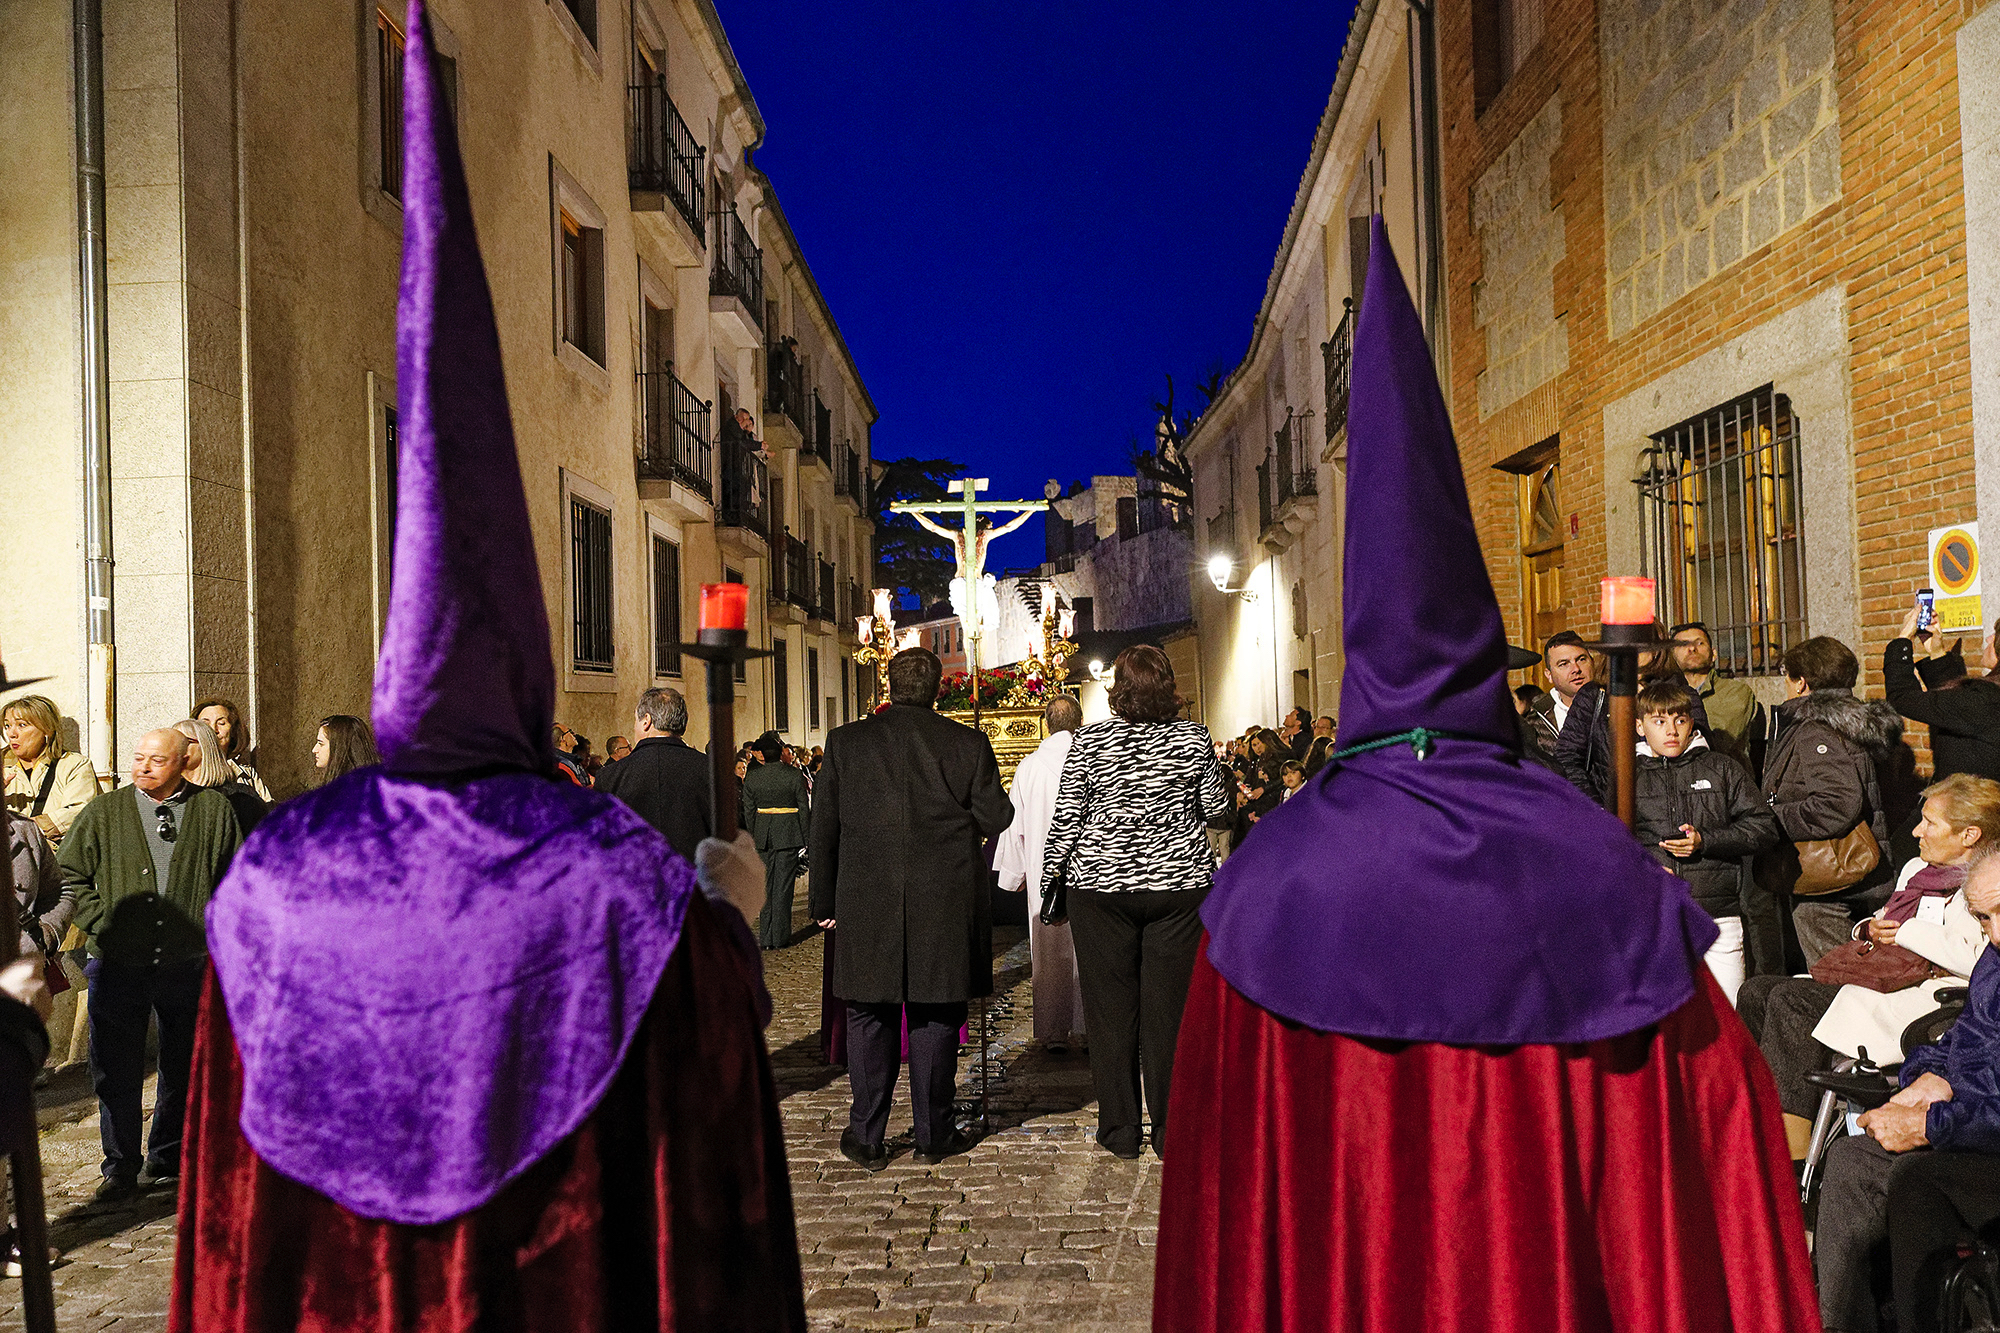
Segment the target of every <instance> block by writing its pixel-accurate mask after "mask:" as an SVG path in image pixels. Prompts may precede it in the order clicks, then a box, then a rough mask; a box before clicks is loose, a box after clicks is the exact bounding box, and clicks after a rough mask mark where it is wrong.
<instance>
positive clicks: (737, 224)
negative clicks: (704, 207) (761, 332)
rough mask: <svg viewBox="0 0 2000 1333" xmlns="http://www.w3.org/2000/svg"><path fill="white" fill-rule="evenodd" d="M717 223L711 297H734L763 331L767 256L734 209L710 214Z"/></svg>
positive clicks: (711, 264) (709, 290) (709, 281)
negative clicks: (751, 237) (746, 307)
mask: <svg viewBox="0 0 2000 1333" xmlns="http://www.w3.org/2000/svg"><path fill="white" fill-rule="evenodd" d="M709 216H710V217H712V218H713V219H714V221H715V244H714V246H713V247H712V248H711V253H712V255H713V261H712V262H711V263H710V265H709V269H708V293H709V295H710V296H733V297H735V298H737V299H738V300H740V301H741V302H743V304H744V305H746V306H748V307H749V309H750V318H751V319H753V320H755V321H757V326H758V327H759V328H762V327H763V324H764V253H763V251H761V250H759V249H758V248H757V242H755V241H753V240H751V239H750V229H749V228H748V227H745V226H744V225H743V219H742V218H741V217H739V216H737V213H736V210H735V209H733V208H724V209H718V210H717V211H716V212H714V213H712V214H710V215H709Z"/></svg>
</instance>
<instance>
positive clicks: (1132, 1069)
mask: <svg viewBox="0 0 2000 1333" xmlns="http://www.w3.org/2000/svg"><path fill="white" fill-rule="evenodd" d="M1181 707H1182V704H1181V700H1180V697H1179V696H1178V695H1177V694H1176V693H1175V692H1174V668H1173V664H1172V663H1170V662H1169V661H1168V660H1167V655H1166V654H1165V653H1163V652H1161V651H1160V650H1159V649H1158V648H1155V647H1153V646H1152V645H1150V644H1136V645H1134V646H1133V647H1130V648H1127V649H1126V650H1125V651H1124V652H1122V653H1120V654H1119V655H1118V661H1117V663H1116V665H1115V666H1114V667H1113V683H1112V686H1111V711H1112V714H1113V716H1112V717H1110V718H1108V719H1106V720H1105V721H1103V722H1096V723H1093V724H1091V725H1090V726H1087V727H1085V728H1083V729H1082V730H1081V731H1079V732H1077V733H1076V741H1075V743H1074V744H1073V745H1072V746H1071V747H1070V752H1069V758H1068V759H1067V760H1065V761H1064V763H1063V770H1062V781H1061V783H1060V784H1059V785H1058V787H1057V790H1056V809H1055V817H1054V819H1053V821H1052V822H1051V823H1050V825H1049V837H1048V845H1047V850H1046V852H1045V853H1044V858H1043V870H1042V891H1043V894H1044V897H1045V898H1046V895H1047V893H1048V891H1049V889H1050V888H1051V887H1052V886H1053V885H1054V884H1055V882H1056V880H1057V879H1059V878H1060V879H1066V880H1067V881H1068V885H1069V889H1070V893H1069V921H1070V932H1071V935H1072V937H1073V938H1074V940H1075V943H1076V959H1077V967H1078V970H1079V972H1080V973H1081V974H1082V978H1083V1009H1084V1029H1085V1031H1087V1032H1089V1034H1090V1073H1091V1079H1092V1081H1093V1082H1094V1083H1095V1084H1096V1085H1097V1141H1098V1142H1099V1143H1100V1144H1102V1145H1103V1146H1104V1147H1105V1148H1106V1149H1108V1150H1110V1151H1111V1152H1112V1153H1115V1154H1116V1155H1118V1156H1120V1157H1137V1156H1138V1155H1139V1147H1140V1140H1141V1123H1140V1111H1139V1094H1140V1086H1141V1082H1142V1080H1143V1083H1144V1087H1145V1102H1146V1109H1147V1110H1148V1111H1149V1112H1150V1113H1151V1118H1152V1124H1153V1135H1152V1142H1153V1151H1154V1152H1155V1153H1157V1154H1161V1155H1164V1154H1165V1148H1166V1127H1167V1089H1168V1088H1169V1087H1170V1086H1171V1085H1172V1083H1173V1072H1174V1044H1175V1043H1176V1042H1177V1041H1178V1040H1179V1039H1180V1028H1181V1009H1182V1008H1183V1006H1184V1005H1185V1004H1186V1003H1187V989H1188V978H1189V976H1190V975H1191V974H1192V973H1193V971H1194V955H1195V948H1196V946H1197V945H1198V944H1199V943H1200V941H1201V917H1200V915H1199V913H1200V910H1201V901H1202V899H1203V898H1205V897H1207V895H1208V889H1209V884H1210V881H1211V880H1212V879H1213V877H1214V874H1215V855H1214V853H1213V852H1212V851H1211V850H1210V848H1209V843H1208V838H1207V837H1206V836H1205V834H1204V832H1203V830H1204V828H1205V827H1206V826H1207V825H1208V824H1209V823H1211V822H1213V821H1217V820H1221V819H1224V818H1226V817H1227V816H1228V815H1229V813H1230V809H1229V796H1228V792H1227V790H1226V788H1225V786H1224V784H1223V778H1222V768H1221V766H1220V765H1219V764H1217V763H1216V761H1215V747H1214V744H1213V742H1212V741H1211V740H1210V739H1209V735H1208V732H1207V730H1206V729H1205V728H1203V727H1202V726H1201V724H1200V723H1197V722H1185V721H1182V720H1180V710H1181Z"/></svg>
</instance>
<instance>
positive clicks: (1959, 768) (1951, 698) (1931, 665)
mask: <svg viewBox="0 0 2000 1333" xmlns="http://www.w3.org/2000/svg"><path fill="white" fill-rule="evenodd" d="M1915 633H1916V613H1915V612H1911V613H1910V616H1909V618H1908V619H1907V620H1905V621H1904V622H1903V633H1902V634H1900V635H1899V636H1897V637H1896V638H1893V639H1891V640H1889V646H1888V647H1887V648H1885V649H1883V650H1882V692H1883V693H1884V694H1885V695H1887V696H1888V699H1889V704H1890V706H1891V707H1893V708H1894V709H1895V710H1896V711H1897V712H1898V713H1900V714H1902V715H1903V716H1904V717H1906V718H1908V719H1909V720H1910V721H1912V722H1921V723H1923V724H1924V725H1925V726H1927V727H1929V728H1930V729H1931V763H1932V773H1931V780H1932V781H1934V782H1935V781H1940V780H1942V779H1944V778H1948V777H1950V776H1951V775H1952V774H1954V773H1971V774H1972V775H1974V776H1975V777H1982V778H1993V779H1995V780H2000V683H1996V682H1994V681H1991V680H1988V679H1986V678H1985V677H1984V676H1968V675H1967V674H1966V671H1965V659H1964V658H1963V657H1961V656H1960V655H1959V654H1958V653H1957V652H1956V651H1953V652H1947V653H1942V654H1940V655H1938V656H1935V657H1926V658H1925V659H1924V660H1923V661H1921V662H1919V661H1918V660H1917V653H1916V641H1915V639H1914V638H1913V637H1912V636H1913V635H1914V634H1915ZM1932 643H1933V644H1935V643H1936V640H1935V639H1932Z"/></svg>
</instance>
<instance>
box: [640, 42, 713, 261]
mask: <svg viewBox="0 0 2000 1333" xmlns="http://www.w3.org/2000/svg"><path fill="white" fill-rule="evenodd" d="M626 91H627V94H628V96H629V99H630V102H631V120H632V141H631V144H630V146H629V147H630V151H629V153H628V155H627V161H626V166H627V170H628V173H629V175H630V179H631V188H632V189H634V190H649V191H658V192H659V193H661V194H664V195H666V197H667V198H669V199H671V200H673V202H674V208H675V209H677V210H678V211H679V213H680V215H681V216H682V217H683V218H686V219H687V224H688V226H689V227H691V228H693V229H694V233H695V235H696V236H700V235H701V232H702V222H701V220H702V216H703V214H704V213H705V212H706V209H705V208H704V207H703V198H704V195H705V193H706V191H707V185H706V183H705V182H706V180H707V166H706V165H705V164H706V163H707V161H708V150H707V149H706V148H703V147H702V146H701V145H700V144H698V143H696V142H695V138H694V131H693V130H690V129H689V128H688V124H687V122H686V121H685V120H682V119H681V113H680V110H679V108H677V107H676V106H675V105H674V99H673V98H671V97H668V96H667V81H666V79H665V78H664V77H658V78H655V79H654V80H653V81H652V82H651V83H635V84H633V85H631V86H630V87H629V88H628V89H627V90H626Z"/></svg>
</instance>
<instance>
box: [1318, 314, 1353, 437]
mask: <svg viewBox="0 0 2000 1333" xmlns="http://www.w3.org/2000/svg"><path fill="white" fill-rule="evenodd" d="M1340 304H1341V315H1340V326H1339V327H1338V328H1336V329H1334V331H1333V336H1332V337H1331V338H1328V339H1327V340H1326V341H1325V342H1323V343H1321V344H1320V345H1319V350H1320V355H1321V356H1323V357H1325V358H1326V438H1327V439H1329V440H1331V439H1332V438H1333V437H1334V436H1336V435H1338V434H1340V432H1341V430H1342V428H1344V427H1345V426H1346V425H1347V377H1348V372H1349V371H1350V370H1352V369H1353V366H1354V298H1353V297H1351V296H1350V297H1347V298H1346V299H1344V300H1343V301H1341V303H1340Z"/></svg>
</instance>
